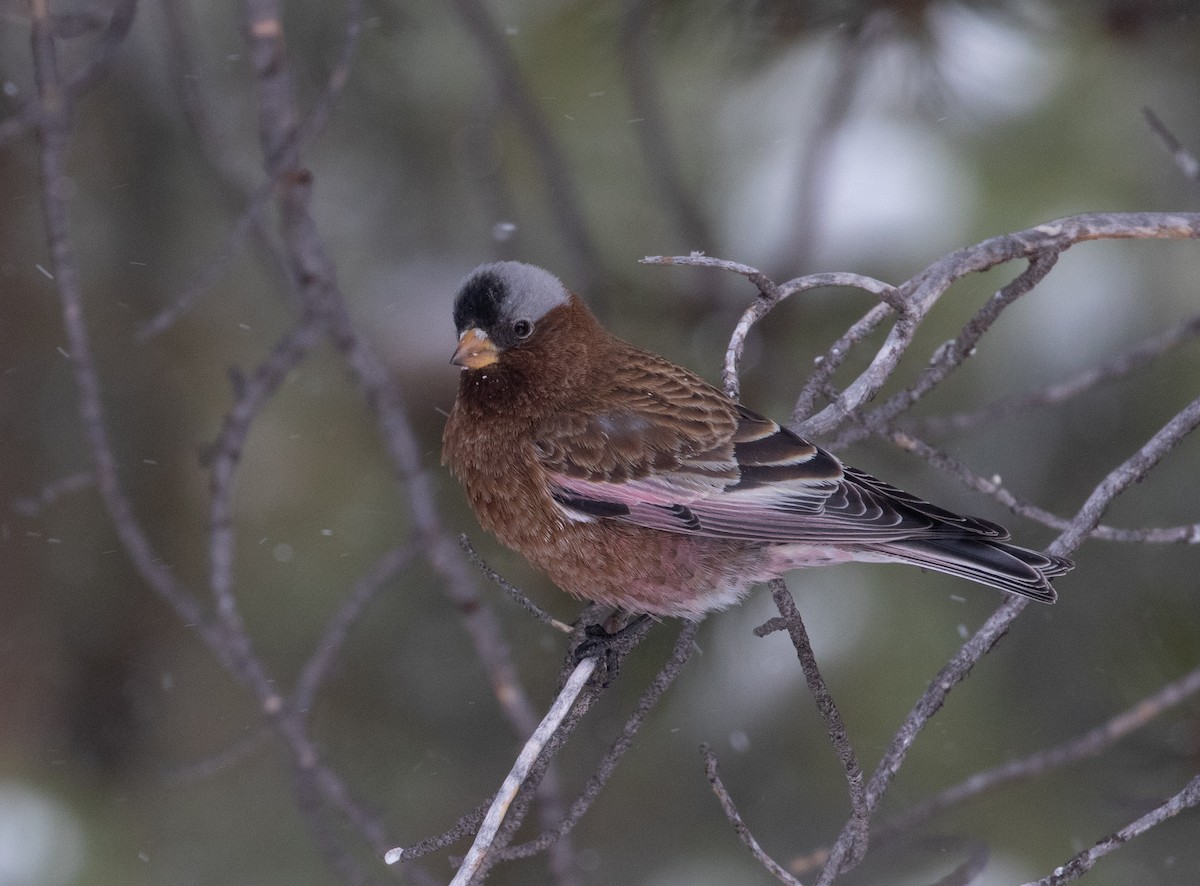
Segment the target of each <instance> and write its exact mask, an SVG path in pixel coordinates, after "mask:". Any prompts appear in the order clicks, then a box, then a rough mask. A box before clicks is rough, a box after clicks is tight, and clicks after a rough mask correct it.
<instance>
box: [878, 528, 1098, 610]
mask: <svg viewBox="0 0 1200 886" xmlns="http://www.w3.org/2000/svg"><path fill="white" fill-rule="evenodd" d="M871 550H872V551H875V552H878V553H880V554H883V555H884V557H883V558H881V559H887V560H891V561H899V562H902V563H910V564H912V565H914V566H922V567H924V568H926V569H933V570H936V571H938V572H945V573H948V574H950V575H957V576H959V577H961V578H966V579H969V580H971V581H974V582H978V583H979V584H984V585H990V586H991V587H993V588H999V589H1000V590H1002V591H1008V592H1009V593H1010V594H1019V595H1021V596H1023V597H1029V598H1031V599H1033V600H1037V601H1039V602H1041V603H1053V602H1054V601H1055V600H1056V599H1057V598H1058V595H1057V594H1056V593H1055V592H1054V588H1053V587H1052V586H1051V584H1050V579H1051V578H1054V577H1055V576H1057V575H1062V574H1063V573H1064V572H1067V571H1068V570H1070V569H1073V568H1074V566H1075V564H1074V563H1072V562H1071V561H1070V560H1067V559H1066V558H1064V557H1051V556H1047V555H1045V554H1039V553H1038V552H1037V551H1030V550H1027V549H1026V548H1019V547H1017V546H1016V545H1010V544H1005V543H1004V542H999V541H992V540H990V539H983V538H979V537H969V536H967V537H962V538H936V539H911V540H906V541H902V542H895V543H892V544H881V545H873V546H872V549H871ZM862 559H873V558H872V557H870V555H869V554H868V555H867V556H864V557H862Z"/></svg>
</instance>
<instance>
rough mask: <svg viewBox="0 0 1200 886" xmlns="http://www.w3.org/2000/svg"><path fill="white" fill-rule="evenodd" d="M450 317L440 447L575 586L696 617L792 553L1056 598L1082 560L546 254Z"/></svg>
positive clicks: (467, 289)
mask: <svg viewBox="0 0 1200 886" xmlns="http://www.w3.org/2000/svg"><path fill="white" fill-rule="evenodd" d="M453 318H454V325H455V328H456V331H457V334H458V343H457V346H456V348H455V350H454V353H453V356H452V358H451V362H452V363H453V364H454V365H456V366H458V367H459V368H460V370H461V372H460V375H459V382H458V391H457V394H456V396H455V400H454V405H453V407H452V408H451V410H450V413H449V418H448V419H447V421H446V425H445V431H444V433H443V438H442V462H443V464H444V465H446V466H448V467H449V469H450V472H451V473H452V474H453V475H454V476H455V477H456V478H457V479H458V480H459V482H460V483H461V484H462V486H463V488H464V490H465V492H466V496H467V499H468V501H469V503H470V505H471V508H472V510H473V511H474V513H475V515H476V517H477V518H478V520H479V522H480V524H482V526H483V527H484V528H485V529H486V530H488V531H489V532H491V533H492V534H494V535H495V536H496V537H497V538H498V539H499V541H500V542H501V543H503V544H504V545H505V546H507V547H509V548H511V549H513V550H515V551H517V552H518V553H520V554H522V555H523V556H524V557H525V558H526V559H527V560H528V561H529V562H530V563H531V564H532V565H533V566H535V567H536V568H537V569H539V570H540V571H542V572H543V573H545V575H547V576H548V577H549V578H550V580H551V581H552V582H554V584H556V585H557V586H558V587H559V588H561V589H562V590H563V591H566V592H567V593H568V594H571V595H572V596H574V597H577V598H581V599H583V600H588V601H593V602H596V603H600V604H603V605H606V606H609V607H612V608H613V609H615V610H618V611H624V612H626V613H630V614H638V615H647V616H653V617H680V618H684V619H689V620H693V621H695V620H699V619H700V618H702V617H704V615H705V614H706V613H708V612H710V611H713V610H720V609H724V608H726V607H729V606H731V605H733V604H735V603H737V602H738V601H740V600H741V599H742V598H743V597H744V596H745V595H746V594H747V593H748V592H749V591H750V589H751V588H752V587H753V586H754V585H755V584H757V583H760V582H764V581H768V580H770V579H774V578H778V577H780V576H782V575H783V574H784V573H786V572H789V571H791V570H794V569H797V568H801V567H808V566H820V565H828V564H838V563H845V562H850V561H859V562H868V563H903V564H909V565H914V566H918V567H923V568H925V569H931V570H936V571H939V572H944V573H949V574H950V575H955V576H959V577H961V578H965V579H969V580H970V581H973V582H977V583H979V584H983V585H990V586H992V587H995V588H999V589H1000V590H1003V591H1006V592H1008V593H1010V594H1017V595H1021V596H1024V597H1029V598H1031V599H1033V600H1037V601H1041V602H1043V603H1052V602H1054V600H1055V599H1056V594H1055V590H1054V588H1053V586H1052V585H1051V583H1050V580H1051V579H1052V578H1054V577H1055V576H1058V575H1061V574H1063V573H1065V572H1067V571H1068V570H1069V569H1071V568H1072V567H1073V565H1074V564H1073V563H1072V562H1071V561H1070V560H1067V559H1065V558H1063V557H1057V556H1051V555H1047V554H1041V553H1038V552H1036V551H1032V550H1028V549H1026V548H1022V547H1017V546H1016V545H1013V544H1010V543H1009V542H1008V541H1007V540H1008V539H1009V537H1010V536H1009V533H1008V531H1007V530H1005V529H1004V528H1003V527H1002V526H1000V525H998V524H996V523H993V522H991V521H989V520H985V519H982V518H979V517H968V516H961V515H959V514H956V513H953V512H951V511H948V510H945V509H943V508H940V507H938V506H936V505H933V504H930V503H929V502H927V501H924V500H922V499H920V498H918V497H917V496H915V495H911V494H909V493H907V492H904V491H902V490H900V489H898V488H896V487H894V486H891V485H889V484H887V483H885V482H883V481H882V480H878V479H876V478H875V477H873V476H871V475H870V474H868V473H866V472H864V471H861V470H858V469H856V468H853V467H850V466H848V465H845V464H843V463H842V462H841V461H840V460H839V459H838V458H837V457H836V456H834V455H833V454H832V453H830V452H828V451H826V450H825V449H823V448H821V447H820V446H817V445H816V444H814V443H811V442H809V441H808V440H805V439H804V438H802V437H800V436H799V435H797V434H796V433H794V432H792V431H791V430H789V429H788V428H786V427H784V426H782V425H780V424H778V423H777V422H775V421H772V420H771V419H769V418H766V417H764V416H762V415H760V414H758V413H756V412H753V411H752V410H750V409H748V408H746V407H745V406H743V405H741V404H740V403H739V402H737V401H735V400H733V399H732V398H730V397H728V396H727V395H726V394H725V393H723V392H722V391H720V390H718V389H717V388H715V387H713V386H712V385H710V384H709V383H708V382H706V381H705V380H704V379H702V378H701V377H700V376H698V375H696V374H695V373H693V372H691V371H690V370H688V369H686V368H684V367H682V366H679V365H677V364H675V363H673V362H671V361H669V360H667V359H666V358H665V357H661V356H659V355H657V354H654V353H652V352H650V351H647V350H643V349H642V348H639V347H636V346H635V345H632V344H629V343H627V342H625V341H623V340H622V339H620V338H618V337H616V336H615V335H613V334H611V333H609V332H608V331H607V330H606V329H605V328H604V327H603V326H602V325H601V324H600V321H599V320H598V319H597V318H596V316H595V315H594V314H593V313H592V311H591V310H590V309H589V308H588V307H587V305H586V304H585V303H584V301H583V300H582V299H581V298H580V297H579V296H578V295H576V294H575V293H573V292H571V291H570V290H568V289H567V287H566V286H565V285H564V284H563V283H562V282H561V281H560V280H559V279H558V278H557V277H556V276H554V275H553V274H552V273H550V272H549V271H546V270H544V269H542V268H540V267H537V266H535V265H531V264H525V263H522V262H515V261H501V262H494V263H489V264H484V265H480V266H479V267H477V268H475V269H474V270H473V271H471V272H470V273H469V274H468V275H467V276H466V277H465V278H464V279H463V281H462V283H461V285H460V287H459V289H458V291H457V294H456V295H455V298H454V306H453Z"/></svg>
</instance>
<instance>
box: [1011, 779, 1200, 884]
mask: <svg viewBox="0 0 1200 886" xmlns="http://www.w3.org/2000/svg"><path fill="white" fill-rule="evenodd" d="M1197 805H1200V775H1197V776H1196V777H1195V778H1193V779H1192V780H1191V781H1189V782H1188V783H1187V786H1186V787H1185V788H1184V789H1183V790H1182V791H1180V792H1179V793H1178V794H1176V795H1175V796H1173V797H1171V799H1169V800H1167V801H1166V802H1165V803H1163V804H1162V805H1161V806H1157V807H1155V808H1154V809H1152V810H1150V811H1149V812H1147V813H1146V814H1145V815H1143V816H1141V817H1140V818H1138V819H1136V820H1135V821H1133V822H1131V823H1130V824H1128V825H1126V826H1125V827H1123V828H1121V829H1120V830H1119V831H1117V832H1116V833H1114V834H1111V835H1110V836H1108V837H1105V838H1104V839H1103V840H1101V841H1100V842H1099V843H1097V844H1096V845H1095V846H1093V847H1092V848H1091V849H1085V850H1084V851H1083V852H1080V853H1079V854H1078V855H1076V856H1074V857H1073V858H1072V859H1071V860H1070V861H1068V862H1067V863H1066V864H1064V865H1063V866H1062V867H1059V868H1057V869H1055V871H1054V873H1053V874H1051V875H1050V876H1048V877H1043V878H1042V879H1040V880H1036V881H1034V882H1032V883H1026V884H1025V886H1062V884H1063V883H1070V882H1071V881H1072V880H1078V879H1079V878H1080V877H1082V876H1083V875H1084V874H1086V873H1087V872H1088V871H1090V870H1091V869H1092V868H1093V867H1094V866H1095V864H1096V862H1097V861H1099V860H1100V859H1102V858H1103V857H1104V856H1106V855H1108V854H1109V853H1110V852H1112V851H1113V850H1114V849H1116V848H1117V847H1119V846H1121V845H1123V844H1125V843H1127V842H1129V841H1130V840H1132V839H1133V838H1134V837H1137V836H1139V835H1140V834H1144V833H1145V832H1146V831H1148V830H1150V829H1151V828H1152V827H1155V826H1156V825H1159V824H1162V823H1163V822H1164V821H1166V820H1167V819H1169V818H1174V817H1175V816H1176V815H1178V814H1179V813H1181V812H1183V811H1184V810H1187V809H1191V808H1192V807H1193V806H1197Z"/></svg>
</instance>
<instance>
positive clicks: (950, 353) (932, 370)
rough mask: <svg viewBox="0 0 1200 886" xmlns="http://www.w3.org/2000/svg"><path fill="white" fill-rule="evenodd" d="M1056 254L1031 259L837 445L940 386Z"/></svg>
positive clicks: (1050, 252)
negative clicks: (901, 387) (916, 374)
mask: <svg viewBox="0 0 1200 886" xmlns="http://www.w3.org/2000/svg"><path fill="white" fill-rule="evenodd" d="M1058 255H1059V254H1058V253H1057V252H1055V251H1053V250H1047V251H1046V252H1039V253H1037V254H1036V255H1034V256H1033V257H1031V258H1030V259H1029V266H1028V267H1027V268H1026V269H1025V270H1024V271H1023V272H1021V273H1020V274H1018V275H1017V276H1016V277H1015V278H1014V279H1013V280H1012V281H1010V282H1009V283H1008V285H1006V286H1004V287H1003V288H1002V289H1000V290H999V291H998V292H997V293H996V294H995V295H993V296H992V297H991V298H990V299H988V301H987V303H986V304H985V305H984V306H983V307H982V308H980V309H979V311H977V312H976V313H975V316H973V317H972V318H971V319H970V320H969V321H967V324H966V325H965V326H964V327H963V329H962V331H961V332H959V334H958V336H957V337H956V338H953V339H951V340H950V341H948V342H946V343H945V344H943V345H942V346H941V347H940V348H938V349H937V351H936V352H935V353H934V355H933V357H932V358H930V361H929V365H928V366H927V367H926V368H925V370H924V371H923V372H922V373H921V375H920V377H919V378H918V379H917V381H916V382H915V383H914V384H913V385H912V386H911V387H909V388H906V389H905V390H903V391H901V392H899V393H898V394H895V395H893V396H891V397H889V398H888V399H887V401H886V402H885V403H884V404H883V405H882V406H880V407H878V408H876V409H873V410H871V411H870V412H868V413H867V414H866V415H860V416H856V421H855V423H856V427H854V428H851V429H850V430H849V431H847V432H845V433H843V434H842V435H841V436H840V437H839V438H838V441H837V442H838V445H840V446H845V445H849V444H850V443H853V442H856V437H861V436H865V435H866V434H867V433H869V432H870V429H871V428H873V427H875V426H876V425H881V424H885V423H887V422H889V421H891V420H892V419H894V418H895V417H896V416H897V415H899V414H900V413H902V412H904V411H906V410H908V409H910V408H911V407H912V406H913V404H915V403H916V402H917V401H918V400H920V399H921V398H922V397H924V396H925V395H926V394H928V393H929V392H930V391H931V390H933V389H934V387H936V386H937V385H939V384H941V382H943V381H944V380H945V379H946V377H947V376H949V375H950V373H951V372H953V371H954V370H955V369H957V368H958V367H959V366H961V365H962V364H963V362H964V361H965V360H966V359H967V358H968V357H970V355H971V354H972V353H973V352H974V350H975V346H976V345H977V344H978V343H979V339H980V338H981V337H982V336H983V335H984V333H986V332H987V331H988V330H989V329H990V328H991V327H992V324H993V323H995V322H996V320H997V319H999V317H1000V313H1001V312H1002V311H1003V310H1004V309H1005V308H1007V307H1008V306H1009V305H1011V304H1012V303H1013V302H1014V301H1016V300H1017V299H1018V298H1020V297H1021V296H1023V295H1025V294H1026V293H1028V292H1029V291H1030V290H1032V289H1033V288H1034V287H1035V286H1036V285H1037V284H1038V283H1040V282H1041V281H1042V280H1043V279H1045V277H1046V275H1047V274H1049V273H1050V271H1051V270H1052V269H1053V268H1054V266H1055V264H1057V262H1058Z"/></svg>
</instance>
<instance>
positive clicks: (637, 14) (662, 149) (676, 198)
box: [618, 0, 715, 252]
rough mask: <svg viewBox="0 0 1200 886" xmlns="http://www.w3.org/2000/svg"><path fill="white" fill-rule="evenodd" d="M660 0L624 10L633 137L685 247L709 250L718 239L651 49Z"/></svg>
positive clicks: (636, 2)
mask: <svg viewBox="0 0 1200 886" xmlns="http://www.w3.org/2000/svg"><path fill="white" fill-rule="evenodd" d="M655 2H656V0H627V2H626V3H625V4H624V7H623V10H622V12H621V28H620V41H619V46H618V48H619V49H620V53H621V59H622V64H621V74H622V76H623V77H624V78H625V91H626V93H627V94H628V96H629V104H630V106H631V107H632V109H633V113H634V117H635V118H636V119H637V121H638V122H637V125H636V126H635V127H633V133H634V136H635V137H636V138H637V141H638V146H639V147H640V148H641V151H642V157H643V159H644V160H645V163H646V168H647V170H648V171H649V173H650V180H651V181H652V182H653V183H654V185H655V187H657V188H658V191H659V193H660V194H661V195H662V201H663V205H664V206H665V208H666V209H667V211H668V212H669V213H670V215H671V218H672V219H673V220H674V222H675V227H676V229H677V230H678V232H679V234H680V236H681V237H682V238H683V240H684V243H685V248H687V249H697V250H700V251H703V252H707V251H709V250H710V249H712V248H713V246H714V245H715V244H714V240H713V235H712V231H711V229H710V228H709V224H708V220H707V218H706V217H705V214H704V211H703V210H702V209H701V208H700V206H699V204H698V203H697V201H696V200H695V199H694V197H693V196H692V193H691V191H690V190H689V189H688V187H687V185H686V184H685V183H684V181H683V175H682V169H683V166H684V164H683V163H682V162H681V161H680V157H679V154H678V152H677V151H676V150H675V143H674V140H673V139H672V138H671V131H670V127H669V126H668V125H667V115H666V111H665V109H664V103H663V100H662V95H661V93H660V92H659V89H658V78H657V77H656V76H655V71H654V66H653V61H652V58H651V55H650V53H648V52H647V51H646V40H647V38H648V36H649V35H650V33H651V32H652V29H651V27H650V24H651V22H650V19H651V14H652V13H653V12H654V7H655Z"/></svg>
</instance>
